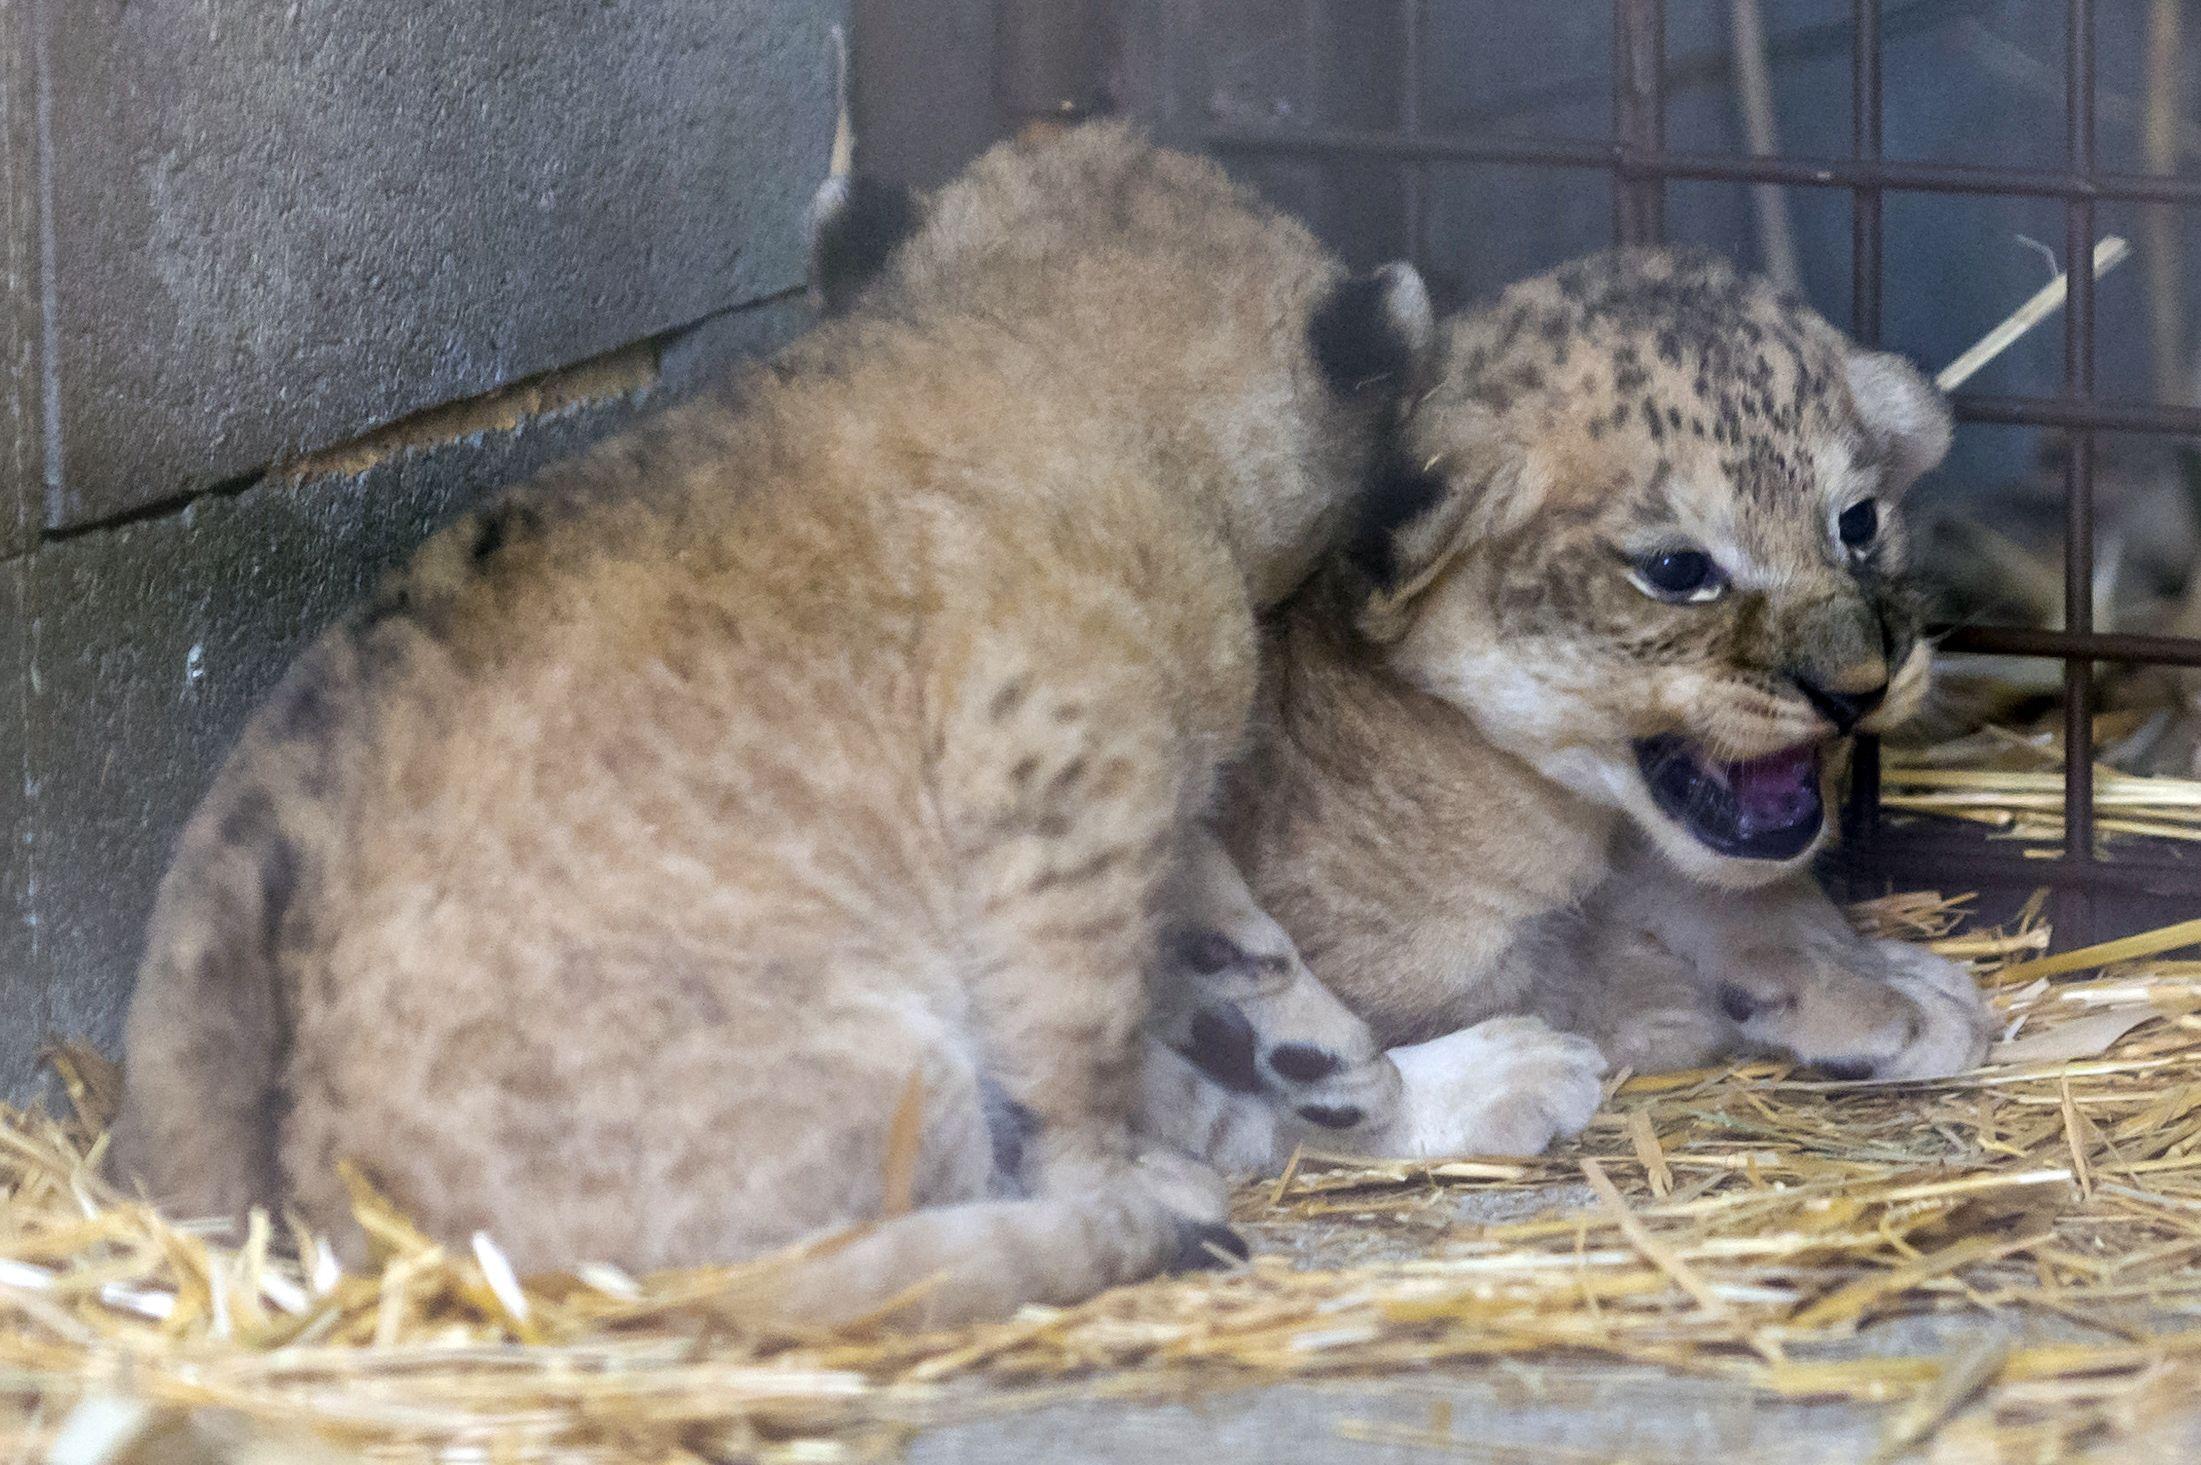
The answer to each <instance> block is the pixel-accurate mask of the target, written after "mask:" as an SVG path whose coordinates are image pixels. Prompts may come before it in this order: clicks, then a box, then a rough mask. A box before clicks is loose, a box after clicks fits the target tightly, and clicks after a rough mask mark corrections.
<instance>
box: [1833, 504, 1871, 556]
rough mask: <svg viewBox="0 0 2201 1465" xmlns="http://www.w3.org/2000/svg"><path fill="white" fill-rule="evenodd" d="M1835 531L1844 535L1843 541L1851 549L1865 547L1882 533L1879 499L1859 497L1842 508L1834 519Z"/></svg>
mask: <svg viewBox="0 0 2201 1465" xmlns="http://www.w3.org/2000/svg"><path fill="white" fill-rule="evenodd" d="M1834 532H1835V533H1836V534H1839V535H1840V536H1841V537H1842V543H1843V544H1845V545H1847V546H1848V547H1849V548H1851V549H1863V548H1865V547H1866V546H1867V545H1869V544H1871V543H1872V541H1873V540H1874V539H1875V538H1876V537H1877V536H1878V535H1879V533H1880V503H1879V500H1877V499H1859V500H1858V501H1857V502H1856V503H1854V504H1851V505H1850V506H1849V507H1848V508H1846V509H1844V510H1842V515H1841V517H1840V518H1838V519H1836V520H1835V521H1834Z"/></svg>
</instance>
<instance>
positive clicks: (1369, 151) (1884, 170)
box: [1003, 0, 2201, 948]
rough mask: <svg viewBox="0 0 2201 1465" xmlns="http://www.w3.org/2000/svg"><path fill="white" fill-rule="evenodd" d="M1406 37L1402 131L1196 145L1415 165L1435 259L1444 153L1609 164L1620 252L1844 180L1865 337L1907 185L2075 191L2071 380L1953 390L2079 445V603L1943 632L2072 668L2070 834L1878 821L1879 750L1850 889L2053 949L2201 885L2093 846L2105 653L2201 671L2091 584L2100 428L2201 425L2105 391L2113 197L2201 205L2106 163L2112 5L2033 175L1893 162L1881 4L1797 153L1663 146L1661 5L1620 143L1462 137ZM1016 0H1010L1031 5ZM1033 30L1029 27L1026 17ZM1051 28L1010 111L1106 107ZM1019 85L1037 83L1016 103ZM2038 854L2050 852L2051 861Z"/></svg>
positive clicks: (2066, 341)
mask: <svg viewBox="0 0 2201 1465" xmlns="http://www.w3.org/2000/svg"><path fill="white" fill-rule="evenodd" d="M1391 3H1392V4H1394V5H1396V6H1397V8H1398V11H1397V17H1396V20H1397V34H1398V36H1399V38H1400V43H1399V46H1398V55H1397V64H1398V66H1399V67H1400V68H1401V72H1402V83H1403V84H1402V85H1401V87H1400V92H1399V94H1400V96H1401V98H1402V99H1403V105H1402V107H1401V111H1400V117H1399V125H1398V126H1397V127H1396V128H1395V129H1382V130H1360V129H1352V128H1337V127H1322V126H1314V127H1292V128H1289V129H1284V128H1276V127H1242V126H1231V125H1207V126H1201V127H1199V128H1197V129H1195V131H1194V133H1193V135H1192V138H1191V140H1192V141H1193V142H1194V143H1195V145H1197V146H1202V147H1204V148H1206V149H1208V150H1209V151H1212V152H1214V153H1216V154H1218V155H1220V156H1222V157H1225V158H1231V159H1241V160H1252V159H1260V158H1272V159H1285V160H1299V161H1312V162H1329V163H1340V162H1356V161H1357V162H1366V163H1375V164H1384V165H1390V166H1398V167H1401V168H1402V169H1403V177H1404V184H1405V197H1404V210H1403V214H1404V219H1405V226H1404V227H1405V232H1406V233H1407V235H1408V236H1409V237H1408V238H1407V239H1406V240H1404V241H1403V243H1404V245H1405V250H1404V252H1405V253H1406V254H1407V255H1408V256H1409V257H1410V258H1414V259H1417V260H1425V259H1427V258H1428V256H1429V250H1428V248H1427V243H1428V241H1427V232H1426V231H1427V216H1428V212H1427V209H1426V206H1425V194H1426V190H1427V175H1428V169H1429V167H1430V166H1431V165H1434V164H1443V163H1483V164H1500V165H1514V166H1521V167H1527V168H1540V169H1570V170H1591V171H1602V172H1605V173H1607V174H1609V176H1610V178H1611V181H1612V224H1613V238H1614V241H1615V242H1616V243H1620V244H1654V243H1658V242H1661V241H1662V240H1663V239H1664V237H1665V232H1666V231H1665V195H1666V188H1667V185H1668V184H1669V183H1674V182H1683V181H1687V182H1715V183H1733V184H1774V185H1781V186H1789V187H1803V188H1826V189H1836V190H1841V191H1844V192H1846V193H1847V194H1848V195H1849V198H1850V202H1851V231H1852V238H1851V245H1852V248H1851V269H1852V281H1851V289H1852V295H1851V299H1852V319H1851V322H1850V327H1851V333H1852V334H1853V335H1854V336H1855V337H1857V338H1858V339H1859V340H1860V341H1862V342H1864V343H1865V344H1866V345H1873V346H1876V345H1878V344H1880V341H1881V324H1882V320H1881V317H1882V306H1883V275H1884V260H1885V253H1884V246H1885V241H1884V238H1883V203H1884V199H1885V196H1886V195H1887V194H1888V193H1890V192H1904V193H1918V194H1926V195H1943V196H1947V195H1964V194H1969V195H1981V196H1988V197H1997V198H2031V199H2047V200H2055V201H2060V203H2061V204H2062V209H2063V222H2064V240H2063V251H2062V252H2063V257H2064V258H2065V259H2066V260H2068V261H2076V262H2081V264H2080V267H2076V268H2072V269H2071V270H2069V272H2068V279H2069V288H2068V293H2067V296H2066V299H2065V302H2064V308H2063V311H2062V315H2061V321H2062V332H2063V372H2062V389H2061V391H2060V393H2059V394H2058V395H2056V396H2053V397H2047V396H1996V395H1991V394H1979V393H1971V392H1959V393H1957V394H1956V395H1955V396H1954V398H1953V405H1954V409H1955V413H1956V417H1957V420H1958V421H1959V422H1960V423H1992V424H1999V425H2004V426H2018V427H2035V428H2045V429H2050V430H2053V431H2056V432H2060V433H2062V434H2064V436H2065V437H2066V439H2067V441H2068V443H2069V447H2070V450H2069V452H2068V454H2067V461H2066V465H2065V468H2064V525H2063V600H2064V628H2063V629H2061V630H2052V629H2039V628H2029V627H2017V626H1984V625H1965V626H1954V627H1950V626H1942V627H1936V628H1935V634H1936V635H1937V636H1938V637H1939V638H1940V640H1941V644H1942V645H1943V647H1944V648H1946V649H1948V650H1950V651H1964V652H1984V653H1996V654H2003V655H2014V656H2023V657H2036V658H2053V659H2057V660H2060V661H2062V663H2063V665H2064V679H2063V685H2064V706H2063V734H2064V740H2065V748H2066V756H2065V758H2064V771H2063V780H2062V781H2063V792H2062V808H2063V817H2064V820H2065V824H2064V830H2065V837H2064V839H2063V842H2062V844H2061V846H2060V847H2058V848H2055V849H2053V850H2051V851H2048V852H2046V853H2047V855H2048V857H2047V858H2038V857H2029V856H2027V855H2025V854H2024V853H2023V852H2021V851H2017V850H2012V849H2006V848H1997V847H1995V846H1993V845H1990V844H1989V843H1987V842H1986V841H1985V840H1984V839H1983V838H1981V837H1980V836H1978V835H1977V834H1976V833H1972V832H1969V831H1955V830H1952V831H1934V830H1925V829H1919V828H1905V829H1895V828H1892V827H1890V826H1889V825H1888V824H1887V823H1886V822H1885V821H1883V820H1882V818H1881V817H1880V807H1879V756H1878V749H1877V747H1876V746H1874V745H1873V743H1872V741H1871V740H1869V739H1867V740H1864V741H1863V742H1862V744H1861V746H1860V747H1859V749H1858V752H1857V757H1856V759H1855V762H1854V765H1853V770H1852V777H1851V788H1850V796H1849V799H1848V802H1847V807H1846V809H1845V824H1846V833H1847V838H1846V840H1845V842H1844V854H1843V861H1844V874H1845V875H1846V877H1847V878H1849V879H1850V881H1851V882H1852V885H1853V888H1859V887H1870V886H1875V885H1877V886H1878V887H1880V888H1887V886H1888V885H1889V883H1890V882H1913V883H1916V882H1920V881H1923V882H1926V883H1936V882H1938V883H1947V882H1949V881H1951V880H1952V879H1956V880H1962V881H1966V882H1976V883H1978V884H1981V885H1996V886H2001V887H2005V888H2009V887H2021V886H2031V887H2039V886H2047V887H2049V888H2050V889H2051V890H2052V892H2053V899H2054V904H2053V907H2052V912H2053V915H2054V924H2055V930H2056V938H2057V942H2056V944H2057V945H2058V947H2060V948H2068V947H2071V946H2076V945H2082V944H2085V943H2088V942H2091V941H2094V940H2096V939H2099V937H2100V936H2101V935H2102V934H2104V932H2105V928H2107V927H2110V926H2116V925H2124V926H2127V927H2129V926H2131V925H2132V924H2134V922H2132V921H2131V920H2127V919H2121V918H2120V916H2119V914H2118V911H2119V907H2120V905H2121V904H2123V903H2125V902H2128V901H2131V900H2133V899H2135V898H2156V899H2160V898H2165V897H2168V898H2173V899H2181V898H2190V897H2195V896H2201V863H2197V862H2195V861H2193V860H2192V859H2190V858H2184V859H2182V858H2180V857H2179V856H2178V853H2177V852H2175V851H2171V850H2160V851H2158V850H2149V849H2143V848H2135V847H2130V846H2127V847H2121V848H2120V849H2119V850H2118V851H2117V853H2116V855H2115V857H2114V858H2106V859H2105V858H2104V857H2103V854H2102V852H2101V851H2100V850H2099V849H2098V848H2097V846H2096V839H2095V836H2096V823H2095V808H2094V761H2093V753H2094V737H2093V726H2092V713H2093V707H2094V700H2095V699H2094V665H2095V663H2096V662H2110V663H2124V664H2130V665H2138V666H2150V667H2201V639H2194V638H2187V637H2179V636H2162V635H2139V634H2131V633H2121V632H2112V631H2098V630H2096V629H2095V626H2094V617H2093V603H2092V596H2091V594H2090V589H2089V587H2090V586H2091V584H2092V581H2093V576H2094V543H2093V532H2094V494H2095V472H2094V439H2095V435H2096V434H2097V433H2103V432H2120V433H2141V434H2156V435H2164V434H2178V435H2201V408H2195V407H2192V406H2185V405H2177V404H2169V403H2137V402H2122V401H2113V400H2102V399H2098V398H2097V397H2096V396H2095V393H2094V336H2095V310H2094V288H2095V282H2094V276H2093V272H2092V271H2090V270H2088V269H2086V268H2084V267H2083V262H2084V261H2087V260H2089V259H2091V258H2092V257H2093V250H2094V245H2095V239H2096V227H2095V225H2096V218H2095V216H2096V211H2097V208H2098V206H2100V205H2102V204H2105V203H2135V204H2157V205H2167V206H2172V207H2177V208H2181V209H2185V208H2191V207H2193V206H2194V205H2196V204H2201V179H2194V178H2187V177H2178V176H2170V175H2164V174H2153V173H2132V172H2122V171H2114V170H2104V169H2102V168H2101V167H2099V166H2098V163H2097V158H2096V148H2095V105H2094V102H2095V95H2094V94H2095V77H2096V50H2095V7H2094V4H2093V0H2064V20H2065V30H2066V34H2065V52H2064V66H2063V100H2064V110H2065V132H2066V138H2067V148H2066V151H2065V156H2064V159H2063V164H2062V166H2061V167H2057V168H2037V167H2034V168H2015V167H1992V166H1981V165H1974V164H1964V163H1943V162H1934V161H1912V160H1901V159H1891V158H1888V157H1887V156H1885V154H1884V149H1883V124H1884V117H1885V108H1884V93H1883V77H1882V67H1881V60H1882V48H1883V33H1882V26H1881V0H1850V20H1851V42H1850V70H1851V103H1850V111H1851V118H1850V123H1851V125H1850V142H1851V146H1850V155H1849V156H1848V157H1846V158H1796V157H1788V156H1778V155H1774V156H1768V155H1760V154H1753V153H1734V152H1690V151H1678V150H1674V149H1670V148H1669V147H1668V146H1667V145H1666V117H1665V112H1666V106H1665V102H1666V97H1665V83H1664V78H1665V38H1666V6H1665V0H1612V10H1613V78H1614V79H1613V99H1612V100H1613V108H1612V112H1613V126H1612V132H1611V136H1610V137H1609V138H1607V139H1604V140H1599V139H1595V138H1523V137H1514V136H1495V135H1493V136H1472V137H1468V136H1445V135H1435V134H1430V133H1427V132H1425V131H1424V130H1423V128H1422V126H1421V117H1420V103H1419V79H1420V78H1421V77H1422V76H1423V75H1424V74H1425V73H1424V72H1423V69H1422V68H1423V62H1424V55H1423V52H1424V50H1425V47H1426V44H1427V41H1426V27H1425V25H1424V15H1425V10H1426V6H1427V4H1428V0H1391ZM1017 8H1018V7H1016V6H1012V7H1011V9H1012V10H1015V9H1017ZM1013 29H1015V30H1016V31H1018V32H1019V33H1024V32H1025V28H1024V27H1021V26H1019V27H1013ZM1037 30H1038V31H1039V32H1041V33H1042V34H1043V36H1050V37H1062V36H1065V35H1068V34H1071V33H1072V32H1073V31H1074V32H1075V34H1076V35H1077V36H1078V38H1079V39H1078V41H1077V44H1076V45H1075V46H1074V47H1070V48H1068V50H1069V51H1070V52H1072V53H1075V54H1072V55H1066V54H1065V48H1064V47H1062V46H1060V45H1049V44H1046V42H1045V40H1042V41H1041V42H1040V43H1039V44H1037V45H1035V44H1034V43H1033V41H1032V40H1031V39H1029V38H1028V37H1027V39H1025V40H1024V42H1023V43H1022V44H1021V45H1020V46H1018V47H1017V48H1016V53H1017V54H1019V55H1021V56H1022V57H1023V58H1025V59H1027V60H1030V59H1032V58H1033V57H1034V55H1035V52H1047V53H1050V55H1049V60H1050V61H1051V62H1052V64H1051V65H1042V66H1036V67H1035V68H1034V69H1033V70H1032V71H1029V72H1026V73H1025V75H1026V77H1027V80H1028V81H1029V82H1033V83H1036V84H1034V85H1027V86H1024V87H1020V88H1015V89H1012V94H1011V95H1006V96H1004V98H1003V101H1004V103H1005V105H1006V109H1007V110H1008V112H1009V113H1010V114H1011V116H1012V118H1016V117H1021V118H1023V119H1029V118H1034V117H1038V116H1050V117H1058V118H1059V117H1063V116H1065V115H1074V114H1075V113H1077V112H1080V111H1084V110H1087V106H1088V105H1089V104H1090V103H1096V102H1097V103H1100V104H1102V105H1105V90H1104V88H1099V87H1095V86H1092V85H1087V86H1086V87H1084V88H1083V91H1084V96H1083V97H1078V98H1075V99H1073V100H1064V99H1065V98H1071V97H1073V87H1072V86H1071V85H1070V84H1067V83H1065V82H1064V81H1063V78H1065V77H1066V76H1068V75H1071V74H1074V73H1079V72H1082V73H1083V74H1084V76H1085V77H1087V78H1089V79H1090V78H1091V77H1092V75H1093V73H1092V71H1090V70H1087V69H1086V68H1085V67H1084V66H1081V65H1080V64H1079V62H1080V61H1081V60H1084V61H1090V59H1091V57H1092V56H1093V55H1094V51H1095V41H1094V37H1093V32H1092V30H1091V29H1090V28H1084V29H1079V28H1075V27H1064V26H1062V25H1061V24H1060V23H1059V22H1058V23H1056V24H1052V25H1043V26H1039V27H1037ZM1015 93H1021V95H1018V94H1015ZM2039 853H2042V852H2036V854H2039Z"/></svg>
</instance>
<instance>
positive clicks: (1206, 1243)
mask: <svg viewBox="0 0 2201 1465" xmlns="http://www.w3.org/2000/svg"><path fill="white" fill-rule="evenodd" d="M1251 1255H1253V1249H1252V1248H1251V1247H1249V1246H1247V1245H1246V1239H1245V1238H1244V1237H1243V1236H1240V1235H1239V1234H1238V1233H1237V1232H1236V1231H1233V1230H1232V1229H1231V1228H1230V1227H1228V1226H1225V1225H1223V1224H1222V1223H1221V1222H1219V1221H1185V1222H1182V1223H1180V1224H1179V1225H1178V1227H1177V1250H1176V1253H1175V1255H1173V1256H1172V1257H1171V1258H1170V1262H1169V1270H1170V1271H1171V1272H1219V1271H1223V1270H1226V1269H1228V1268H1230V1267H1235V1266H1238V1265H1240V1264H1241V1263H1243V1262H1244V1261H1245V1260H1246V1258H1247V1257H1249V1256H1251Z"/></svg>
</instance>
